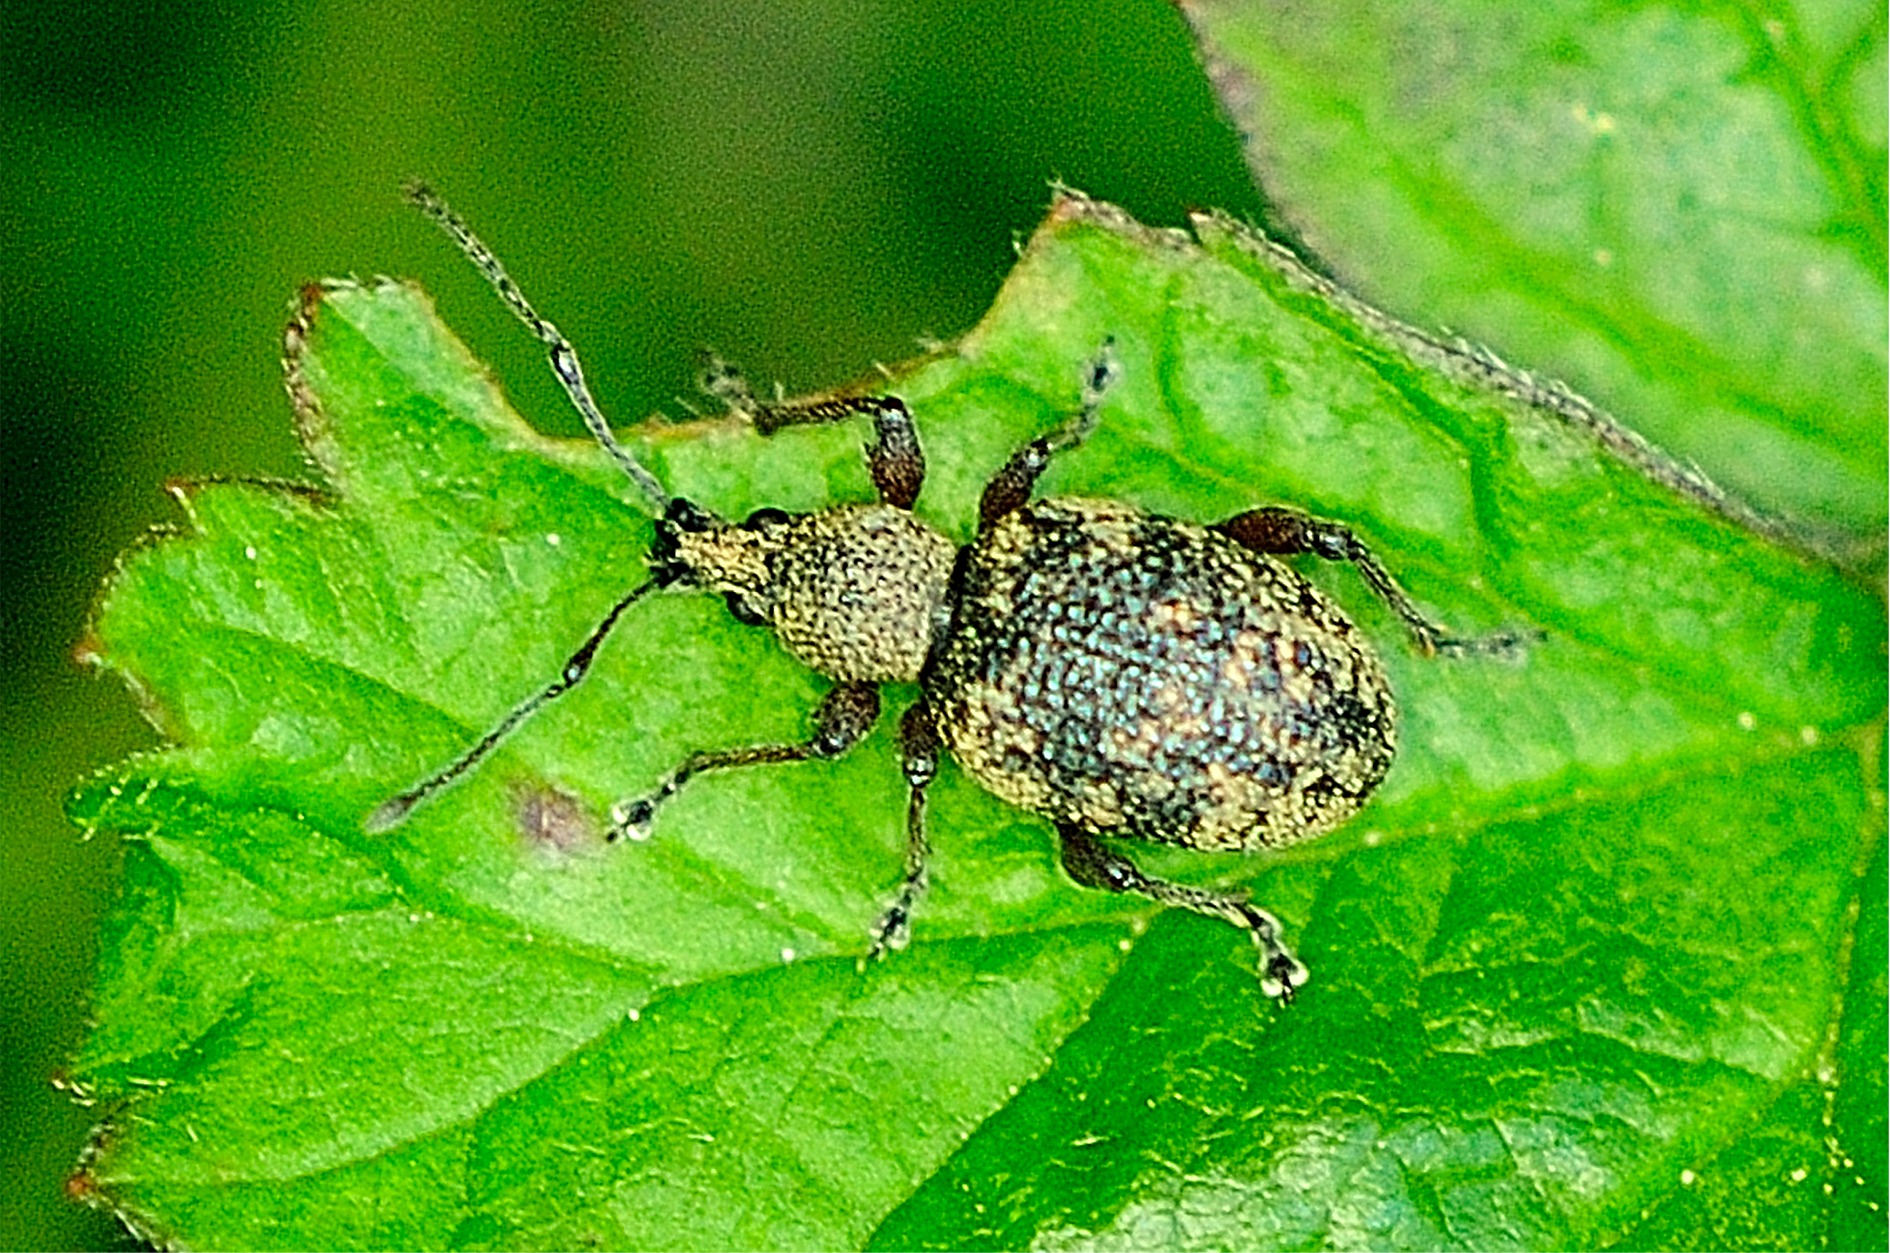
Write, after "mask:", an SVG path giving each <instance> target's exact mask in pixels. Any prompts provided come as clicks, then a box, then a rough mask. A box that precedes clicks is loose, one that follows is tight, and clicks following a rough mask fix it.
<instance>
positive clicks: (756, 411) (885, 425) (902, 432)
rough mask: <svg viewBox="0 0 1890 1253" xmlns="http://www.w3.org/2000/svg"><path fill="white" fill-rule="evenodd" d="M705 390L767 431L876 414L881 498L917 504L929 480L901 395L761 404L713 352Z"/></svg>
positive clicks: (871, 461) (873, 461)
mask: <svg viewBox="0 0 1890 1253" xmlns="http://www.w3.org/2000/svg"><path fill="white" fill-rule="evenodd" d="M702 390H703V391H705V392H707V393H709V395H711V396H714V397H715V398H716V399H717V400H720V401H721V402H722V403H723V404H725V405H727V406H728V407H729V408H730V409H731V410H732V411H734V412H736V413H739V414H741V415H742V416H743V417H745V418H747V419H748V420H749V421H750V422H753V423H754V424H755V429H756V430H757V431H760V432H761V433H762V434H763V435H772V434H774V433H775V432H776V431H778V430H780V429H781V428H782V427H784V426H820V425H824V424H826V423H829V422H844V421H846V420H847V419H848V418H850V417H853V416H854V415H855V414H867V415H869V416H870V417H871V418H872V419H873V442H872V443H870V444H868V445H867V446H866V469H867V472H868V473H870V474H871V475H872V476H873V486H874V487H875V488H876V489H877V490H878V491H879V498H880V499H881V500H882V501H884V502H885V503H887V504H889V505H892V506H895V507H896V508H899V509H910V508H912V502H913V501H915V500H917V499H918V498H919V489H920V488H921V487H923V486H924V485H925V453H924V451H923V450H921V449H920V447H919V433H918V430H917V429H916V428H915V427H914V426H913V424H912V414H911V412H910V411H909V410H907V408H906V402H905V401H903V400H901V399H899V397H897V396H835V397H832V398H830V399H827V400H806V401H785V402H781V403H777V404H762V403H761V402H760V401H759V400H757V399H755V393H754V391H753V389H751V388H750V387H749V386H748V380H747V379H745V378H743V377H742V374H741V371H739V370H737V369H736V368H735V367H734V366H732V365H730V364H729V363H728V362H726V361H724V360H722V359H721V358H720V357H710V358H709V359H708V362H707V364H706V365H705V366H704V368H703V371H702Z"/></svg>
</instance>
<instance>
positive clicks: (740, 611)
mask: <svg viewBox="0 0 1890 1253" xmlns="http://www.w3.org/2000/svg"><path fill="white" fill-rule="evenodd" d="M726 599H727V601H728V611H729V613H730V614H732V615H733V616H734V618H735V621H737V622H739V623H741V624H742V625H744V626H767V625H768V618H767V615H765V614H761V613H757V612H756V611H755V607H754V606H753V605H751V604H749V603H748V602H747V601H745V600H743V599H742V598H741V597H740V596H737V595H736V594H735V593H734V592H730V593H729V594H728V596H727V597H726Z"/></svg>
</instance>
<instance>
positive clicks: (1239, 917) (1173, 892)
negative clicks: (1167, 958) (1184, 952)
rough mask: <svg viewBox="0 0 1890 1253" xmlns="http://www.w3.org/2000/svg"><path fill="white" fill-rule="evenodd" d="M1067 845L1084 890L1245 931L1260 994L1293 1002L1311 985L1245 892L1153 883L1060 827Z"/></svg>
mask: <svg viewBox="0 0 1890 1253" xmlns="http://www.w3.org/2000/svg"><path fill="white" fill-rule="evenodd" d="M1057 830H1058V833H1059V834H1060V835H1061V836H1062V839H1063V869H1064V870H1065V871H1067V872H1068V874H1069V876H1070V878H1072V879H1074V880H1076V881H1077V882H1078V883H1080V884H1082V885H1083V886H1084V887H1091V888H1102V889H1104V890H1105V891H1109V892H1140V893H1141V894H1142V895H1143V896H1146V897H1148V898H1150V899H1151V900H1156V901H1160V902H1161V903H1162V904H1164V905H1179V906H1181V908H1183V909H1192V910H1193V911H1194V912H1196V913H1197V914H1207V915H1208V916H1209V917H1212V918H1220V919H1223V920H1225V921H1227V922H1231V923H1233V924H1234V925H1235V926H1237V927H1245V928H1246V929H1247V931H1249V932H1250V933H1251V934H1252V935H1253V942H1254V946H1255V947H1256V948H1258V949H1259V950H1260V990H1261V991H1262V992H1265V993H1266V994H1267V995H1268V996H1277V997H1279V998H1280V999H1281V1000H1282V1001H1287V1002H1289V1003H1290V1002H1291V1001H1292V999H1293V990H1294V989H1295V988H1298V987H1300V986H1302V985H1303V984H1304V983H1305V982H1306V967H1305V966H1303V965H1301V964H1300V961H1299V959H1298V958H1297V957H1294V956H1293V954H1292V953H1291V951H1289V950H1288V949H1287V947H1286V945H1285V944H1283V943H1281V942H1280V922H1279V919H1277V918H1275V917H1274V916H1273V915H1272V914H1269V913H1268V912H1267V911H1266V910H1264V909H1261V908H1260V907H1259V906H1257V905H1252V904H1249V903H1248V901H1247V896H1246V894H1245V893H1244V892H1211V891H1208V890H1207V889H1206V888H1191V887H1184V886H1182V885H1181V884H1179V883H1169V882H1167V881H1166V880H1164V879H1156V878H1152V877H1151V876H1149V875H1145V874H1143V873H1142V871H1141V870H1140V869H1139V868H1137V866H1136V864H1135V863H1134V862H1132V861H1130V860H1129V859H1128V858H1127V857H1124V856H1122V854H1120V853H1114V852H1111V851H1110V850H1108V849H1106V848H1104V847H1103V846H1102V845H1101V844H1100V843H1099V842H1097V839H1096V837H1095V836H1093V835H1091V834H1090V833H1089V832H1087V831H1084V830H1083V829H1081V828H1080V827H1072V826H1059V827H1058V829H1057Z"/></svg>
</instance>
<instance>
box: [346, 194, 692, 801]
mask: <svg viewBox="0 0 1890 1253" xmlns="http://www.w3.org/2000/svg"><path fill="white" fill-rule="evenodd" d="M407 199H408V201H409V202H411V203H412V204H413V205H414V206H415V207H416V208H418V209H419V210H420V211H421V212H422V213H424V214H426V215H427V216H428V217H430V218H432V219H433V221H434V222H435V223H436V224H437V225H438V226H439V228H440V229H441V230H443V231H445V232H446V233H447V235H449V236H450V237H451V238H452V240H453V242H454V243H456V244H458V245H459V248H460V251H461V252H463V253H465V254H466V257H467V259H468V260H470V261H471V262H472V263H473V264H474V265H475V266H478V267H479V272H480V273H481V274H483V275H485V276H486V281H487V282H488V283H491V284H492V289H493V290H494V291H496V292H498V293H499V299H501V300H503V301H505V304H506V307H507V308H509V309H510V310H511V311H512V312H513V313H514V314H516V315H517V317H518V320H519V321H521V322H523V323H524V324H525V325H526V326H527V327H528V328H530V330H531V333H532V334H534V335H536V336H537V337H538V339H539V340H540V342H542V343H543V344H544V345H545V347H546V349H547V350H548V351H549V352H550V354H551V370H552V373H554V374H556V375H557V376H558V382H559V383H561V384H563V386H564V392H565V395H567V396H569V397H570V398H571V403H572V404H573V405H576V406H577V411H578V413H579V414H581V415H583V418H584V425H585V426H587V427H589V428H590V432H591V434H592V435H593V436H595V437H596V439H597V442H598V443H599V444H601V445H603V448H604V451H605V452H607V453H609V454H610V455H611V456H612V457H614V458H616V461H617V464H618V465H619V466H621V467H623V472H624V473H625V474H626V475H628V476H629V477H630V481H631V482H632V483H634V484H636V488H637V490H638V491H639V492H641V493H643V498H644V500H645V501H646V502H648V504H649V506H650V513H651V515H652V516H653V517H658V518H660V517H662V516H663V512H664V510H666V509H668V508H669V501H670V496H669V492H668V491H667V490H665V489H664V487H663V484H662V483H661V482H659V481H658V480H657V477H656V476H655V475H654V474H651V473H650V472H649V471H648V470H647V469H645V468H644V466H643V463H642V462H641V461H638V460H637V459H636V457H634V456H633V455H631V452H630V450H629V449H628V448H625V447H624V446H623V445H622V444H619V443H618V442H617V437H616V436H615V435H613V434H611V431H610V423H608V422H606V421H604V414H603V411H602V410H600V409H599V408H598V407H597V401H596V400H595V399H594V398H593V397H592V396H591V389H590V387H589V386H588V385H587V384H586V383H585V382H584V368H583V367H582V366H580V365H579V364H578V355H577V349H575V348H573V347H572V346H571V341H570V340H568V339H566V338H565V337H564V334H563V333H562V332H561V331H559V330H558V328H557V327H556V326H553V325H552V324H551V323H550V322H548V321H546V320H545V319H544V318H543V317H541V316H539V313H538V310H536V309H534V308H532V305H531V301H529V300H527V299H525V293H524V292H522V291H520V290H519V288H518V284H517V283H515V282H513V281H512V276H511V275H510V274H507V273H506V272H505V267H504V266H503V265H501V264H499V259H498V258H497V257H496V256H494V255H492V249H490V248H488V247H486V246H485V244H484V243H482V242H481V241H480V239H479V236H477V235H475V234H473V233H472V228H471V227H469V226H467V225H466V223H465V222H463V221H462V220H460V217H459V215H458V214H457V213H454V212H453V211H452V210H451V209H449V208H447V207H446V202H445V201H444V200H441V199H440V198H439V197H438V196H437V195H435V194H434V193H433V189H432V188H430V187H428V186H427V185H426V184H425V183H418V182H415V183H408V184H407ZM388 803H389V804H392V803H393V802H391V801H390V802H388ZM377 812H378V811H377Z"/></svg>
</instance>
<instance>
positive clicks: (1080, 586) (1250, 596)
mask: <svg viewBox="0 0 1890 1253" xmlns="http://www.w3.org/2000/svg"><path fill="white" fill-rule="evenodd" d="M951 603H952V607H953V617H952V622H951V626H950V628H949V631H948V633H947V635H946V637H945V638H944V640H943V641H942V642H941V644H940V645H939V647H938V648H937V650H936V653H935V655H934V658H933V660H932V663H931V665H930V666H929V667H928V668H927V671H926V674H925V678H924V687H925V694H926V698H927V700H928V701H929V702H930V703H931V705H932V708H933V711H934V715H935V718H936V720H937V723H938V727H939V733H940V735H941V736H942V738H943V739H944V742H945V744H946V746H947V747H948V748H949V749H950V750H951V753H952V756H953V758H954V759H955V760H956V761H957V762H958V763H959V764H960V765H961V766H963V767H964V769H965V771H966V772H967V773H968V774H970V775H971V776H972V777H973V778H975V779H976V780H977V781H978V782H979V783H981V784H982V785H983V786H984V787H986V788H988V789H989V790H990V791H992V792H994V793H996V794H997V795H999V796H1001V797H1003V798H1004V799H1005V800H1008V801H1010V802H1011V803H1012V804H1015V805H1019V806H1022V807H1023V808H1025V809H1030V810H1034V811H1035V812H1037V813H1040V814H1043V815H1044V816H1046V817H1048V818H1051V819H1053V820H1054V821H1056V822H1059V823H1064V824H1069V825H1072V826H1076V827H1080V828H1082V829H1083V830H1085V831H1089V832H1092V833H1094V834H1098V835H1121V836H1130V837H1134V838H1138V839H1145V840H1157V841H1160V842H1162V843H1166V844H1180V845H1184V846H1186V847H1189V848H1198V849H1218V850H1231V851H1239V850H1251V849H1257V848H1264V847H1269V846H1275V845H1281V844H1288V843H1291V842H1293V841H1295V840H1303V839H1308V838H1310V837H1312V836H1315V835H1319V834H1321V833H1323V832H1325V831H1328V830H1330V829H1331V828H1332V827H1334V826H1335V825H1337V824H1338V823H1340V822H1342V821H1344V820H1345V819H1346V818H1348V817H1350V816H1351V815H1352V814H1353V813H1354V812H1356V811H1357V809H1358V807H1359V806H1360V805H1361V804H1363V803H1364V801H1365V799H1366V797H1368V796H1369V795H1370V794H1371V792H1372V790H1373V789H1374V788H1375V787H1377V785H1378V782H1379V780H1381V779H1383V778H1384V776H1385V772H1386V770H1387V769H1389V768H1390V765H1391V759H1392V755H1393V754H1394V753H1395V752H1396V751H1397V714H1396V707H1395V705H1394V702H1393V699H1392V695H1391V689H1390V686H1389V684H1387V682H1386V680H1385V673H1384V669H1383V667H1382V666H1381V665H1380V664H1379V661H1378V658H1377V656H1376V654H1374V653H1373V651H1372V650H1371V648H1370V647H1369V646H1368V645H1367V644H1366V642H1365V640H1364V639H1363V638H1362V637H1361V636H1360V635H1359V633H1358V631H1357V630H1356V629H1355V628H1354V627H1353V626H1352V624H1351V623H1350V622H1349V621H1348V620H1347V619H1346V617H1345V615H1344V614H1342V613H1340V612H1339V610H1338V609H1337V608H1336V607H1335V606H1334V605H1333V604H1332V602H1331V601H1329V600H1328V599H1326V597H1325V596H1324V595H1322V594H1321V593H1320V592H1319V591H1318V590H1317V589H1316V588H1314V587H1313V586H1312V584H1310V583H1308V582H1307V581H1306V580H1305V579H1304V578H1302V577H1301V576H1300V575H1299V574H1298V573H1297V572H1295V571H1294V570H1292V569H1290V568H1288V567H1287V566H1285V565H1283V564H1282V563H1280V562H1279V561H1277V560H1275V559H1273V558H1271V557H1268V556H1265V555H1263V554H1260V553H1255V552H1252V551H1250V550H1249V549H1247V548H1244V547H1242V546H1241V545H1240V544H1238V543H1236V542H1234V541H1233V540H1232V539H1229V538H1228V537H1227V536H1225V535H1222V534H1220V533H1218V532H1215V531H1211V530H1208V529H1207V528H1205V527H1200V526H1195V525H1192V524H1189V523H1185V522H1179V521H1176V520H1174V519H1172V518H1164V517H1159V516H1154V515H1150V514H1144V513H1141V512H1138V511H1137V510H1135V509H1133V508H1131V507H1130V506H1128V505H1124V504H1120V503H1117V502H1114V501H1099V500H1058V499H1052V500H1040V501H1035V502H1032V503H1030V504H1028V505H1026V506H1024V507H1023V508H1021V509H1017V510H1015V511H1014V512H1012V513H1010V514H1009V515H1007V516H1006V517H1004V518H1003V519H1001V520H1000V521H998V522H997V523H996V524H995V525H994V526H993V527H992V528H991V529H990V530H989V531H988V532H986V533H985V534H984V535H982V536H981V537H979V539H978V541H977V542H976V543H975V544H974V545H972V546H971V547H970V548H968V549H966V550H965V552H964V554H963V556H962V557H961V558H960V564H959V569H958V573H957V582H956V585H955V586H954V588H953V592H952V596H951Z"/></svg>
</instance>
